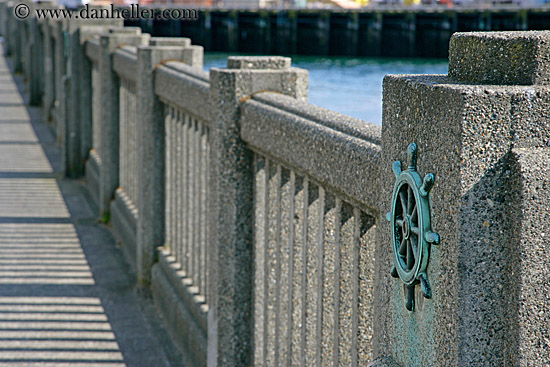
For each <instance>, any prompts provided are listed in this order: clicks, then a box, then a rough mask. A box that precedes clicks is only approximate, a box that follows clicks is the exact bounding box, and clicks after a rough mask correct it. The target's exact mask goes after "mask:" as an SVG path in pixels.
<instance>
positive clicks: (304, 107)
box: [241, 93, 381, 215]
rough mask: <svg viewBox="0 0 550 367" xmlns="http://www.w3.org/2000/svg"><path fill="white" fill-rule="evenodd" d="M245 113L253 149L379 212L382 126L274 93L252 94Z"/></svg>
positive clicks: (246, 138)
mask: <svg viewBox="0 0 550 367" xmlns="http://www.w3.org/2000/svg"><path fill="white" fill-rule="evenodd" d="M241 112H242V118H241V135H242V138H243V139H244V141H245V142H246V143H248V144H249V145H250V146H251V147H253V149H254V150H257V151H259V152H261V153H263V154H266V155H267V156H269V157H273V158H275V159H276V160H281V161H283V162H285V163H286V164H288V165H289V166H290V167H292V168H296V169H297V170H298V171H299V172H301V173H305V174H307V175H309V176H311V177H312V178H313V179H315V180H317V181H319V183H321V184H323V185H327V186H328V187H330V188H332V189H334V190H335V191H337V192H340V193H342V194H343V195H344V196H345V197H346V198H347V199H349V200H350V202H353V203H358V204H360V205H361V207H363V208H364V209H365V210H367V211H368V212H369V213H370V214H373V215H374V214H375V213H376V212H377V205H378V195H379V187H378V176H379V175H378V172H379V169H380V167H379V165H380V163H379V160H380V150H381V148H380V128H379V127H378V126H375V125H372V124H368V123H366V122H363V121H360V120H356V119H353V118H350V117H347V116H345V115H341V114H338V113H336V112H332V111H329V110H326V109H324V108H321V107H316V106H313V105H311V104H307V103H303V102H299V101H297V100H295V99H293V98H290V97H287V96H284V95H281V94H275V93H260V94H256V95H254V96H253V97H252V99H250V100H248V101H246V102H244V103H243V104H242V109H241Z"/></svg>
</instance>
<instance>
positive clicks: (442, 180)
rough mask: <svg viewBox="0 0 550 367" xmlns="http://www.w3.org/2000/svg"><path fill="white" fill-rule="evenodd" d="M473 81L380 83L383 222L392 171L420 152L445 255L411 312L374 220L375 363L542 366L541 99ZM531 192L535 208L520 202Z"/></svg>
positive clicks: (546, 134) (523, 89) (544, 125)
mask: <svg viewBox="0 0 550 367" xmlns="http://www.w3.org/2000/svg"><path fill="white" fill-rule="evenodd" d="M522 35H523V34H522ZM504 36H505V37H504V38H505V39H507V38H506V37H508V36H507V35H504ZM483 37H485V38H484V41H483V42H487V44H484V47H485V46H486V47H492V46H491V45H490V39H489V38H488V37H487V35H485V36H483ZM501 41H502V36H500V35H496V36H495V44H497V45H500V42H501ZM533 42H535V41H533ZM459 45H460V47H467V46H468V44H467V43H465V44H459V43H457V44H456V45H455V48H454V49H452V52H456V53H458V55H465V57H470V56H471V57H474V56H473V55H470V54H469V52H470V51H471V50H470V51H468V49H463V50H457V49H456V47H459ZM504 46H505V45H503V46H502V47H504ZM506 52H507V51H506ZM456 56H457V55H456V54H455V55H451V60H453V57H456ZM518 57H519V56H518ZM486 61H487V62H493V61H494V62H500V61H501V59H498V58H497V59H491V60H486ZM491 65H492V64H491ZM471 66H472V65H471ZM482 67H483V65H480V68H482ZM495 67H497V65H495ZM461 72H463V73H467V72H468V71H467V70H462V71H461ZM533 72H534V71H533ZM472 73H473V74H472V80H475V81H476V82H477V83H475V84H476V85H473V84H474V83H473V84H472V85H466V84H463V83H464V79H461V80H460V81H457V80H455V79H452V78H449V77H447V76H437V75H431V76H425V75H424V76H412V75H402V76H387V77H386V78H385V80H384V108H383V116H384V117H383V126H382V160H381V175H382V177H381V182H382V188H381V189H382V198H383V200H382V205H381V209H380V211H381V213H382V214H385V213H386V212H388V211H389V209H390V199H391V192H392V189H393V182H394V177H395V176H394V175H393V172H392V170H391V164H392V162H393V161H395V160H401V161H402V162H403V161H406V153H405V152H406V148H407V145H408V144H409V143H411V142H416V144H417V145H418V147H419V158H418V171H419V172H420V173H421V174H422V175H423V174H426V173H428V172H433V173H434V174H435V177H436V180H435V185H434V187H433V189H432V191H431V193H430V199H431V215H432V228H433V229H434V231H437V232H439V233H440V235H441V244H440V245H439V246H437V247H436V246H432V249H431V255H430V263H429V266H428V278H429V280H430V282H431V285H432V293H433V297H432V299H431V300H422V298H421V297H420V295H419V294H418V292H417V295H416V299H417V302H418V304H417V306H418V307H417V309H416V310H415V311H414V312H409V311H407V310H406V309H405V307H404V305H403V289H402V284H401V283H400V281H399V280H396V279H393V278H391V277H390V275H389V270H390V267H391V263H392V262H391V247H390V245H389V241H390V233H389V225H388V224H387V222H386V221H385V219H382V218H381V221H382V223H383V225H382V226H381V231H380V236H381V237H380V238H381V240H380V241H379V245H378V248H377V254H376V258H377V261H379V262H378V264H379V265H378V268H377V269H376V271H377V275H378V276H379V278H378V280H377V287H376V289H375V294H376V302H377V304H376V305H375V310H376V312H377V315H378V317H377V318H376V319H375V322H376V324H375V330H376V335H375V340H376V341H375V355H376V356H392V357H393V358H394V359H395V361H396V362H398V363H399V364H400V365H402V366H422V365H424V366H427V365H429V366H482V365H483V366H504V365H521V366H528V365H529V366H547V365H548V364H550V353H548V348H549V344H548V334H547V327H544V326H543V325H548V320H547V318H545V316H544V313H543V312H544V310H547V309H548V307H549V301H548V299H547V298H545V297H546V296H542V294H543V293H546V292H545V291H544V290H543V288H542V287H544V286H543V284H544V282H542V281H541V279H543V278H546V279H548V274H546V270H544V269H546V268H548V266H549V264H550V257H549V256H548V251H547V249H546V247H548V240H546V239H545V237H544V236H542V233H543V232H545V229H544V228H545V223H547V221H548V217H547V216H546V215H545V214H544V210H545V209H543V208H542V207H541V206H540V204H538V205H537V204H536V203H539V202H540V201H539V200H541V197H545V196H544V195H547V194H548V188H547V182H548V175H547V173H544V172H547V171H546V168H544V169H543V167H542V166H544V167H546V166H547V165H548V159H549V157H550V156H549V155H548V149H547V148H544V147H547V146H548V142H549V139H550V126H549V122H548V119H547V116H548V112H547V111H548V104H547V103H546V101H548V97H547V96H548V88H547V87H546V86H544V85H535V86H499V85H481V83H483V82H486V79H483V78H484V77H483V76H479V75H478V74H476V73H475V72H472ZM476 78H481V79H476ZM512 81H513V82H517V83H519V82H520V81H521V80H519V79H517V80H512ZM520 148H521V149H525V150H527V152H526V153H525V154H524V153H521V152H522V151H521V150H517V149H520ZM535 148H536V149H535ZM533 149H535V150H534V151H533ZM520 153H521V154H520ZM534 157H537V158H538V159H539V160H538V163H537V164H536V165H535V164H533V163H534V162H537V161H536V159H535V158H534ZM542 162H544V163H542ZM514 177H516V178H515V179H514ZM545 180H546V181H545ZM535 189H536V190H537V191H538V192H539V193H540V195H535V196H536V197H537V199H536V200H535V199H532V198H530V197H529V196H528V195H525V193H526V192H529V190H535ZM518 192H519V193H521V194H518ZM518 195H519V196H518ZM537 208H538V211H537ZM532 223H539V226H537V227H533V225H532ZM522 236H525V237H522ZM528 236H529V238H532V241H531V242H530V241H529V240H527V237H528ZM520 238H524V239H523V241H524V242H522V240H521V239H520ZM544 241H546V242H544ZM543 243H544V245H543ZM534 264H538V265H536V266H535V265H534ZM535 268H538V269H539V270H536V269H535ZM528 269H530V270H528ZM535 284H536V285H535ZM536 288H538V289H539V290H540V291H541V292H542V293H541V294H537V295H535V294H534V293H537V291H535V289H536ZM533 292H534V293H533ZM419 301H422V302H419ZM518 301H519V304H518ZM531 302H534V304H532V303H531ZM541 311H542V313H540V312H541ZM533 312H535V313H533ZM537 312H539V314H538V315H539V317H538V318H536V317H535V316H534V315H535V314H536V313H537ZM526 330H529V332H526ZM528 335H529V336H528Z"/></svg>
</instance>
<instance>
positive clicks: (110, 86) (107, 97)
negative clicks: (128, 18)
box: [98, 27, 150, 219]
mask: <svg viewBox="0 0 550 367" xmlns="http://www.w3.org/2000/svg"><path fill="white" fill-rule="evenodd" d="M149 37H150V36H149V35H148V34H141V30H140V29H139V28H135V27H125V28H118V29H116V28H115V29H110V30H109V33H107V34H103V35H101V37H100V56H99V74H100V80H101V82H100V84H101V91H102V93H101V106H102V108H101V115H100V121H101V149H100V152H101V157H100V158H101V167H100V183H99V203H98V206H99V214H100V217H101V218H104V219H105V218H107V217H108V213H109V201H110V200H111V198H112V196H113V194H114V192H115V190H116V188H117V186H118V167H119V157H118V148H119V121H118V116H119V87H120V81H119V79H118V76H117V75H116V73H115V72H114V70H113V67H112V53H113V52H115V50H116V49H117V47H118V46H119V45H122V44H124V45H133V46H141V45H147V44H148V43H149Z"/></svg>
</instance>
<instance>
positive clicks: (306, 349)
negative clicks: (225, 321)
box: [254, 154, 375, 366]
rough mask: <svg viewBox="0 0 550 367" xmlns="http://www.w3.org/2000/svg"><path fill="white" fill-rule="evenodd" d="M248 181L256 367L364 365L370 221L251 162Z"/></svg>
mask: <svg viewBox="0 0 550 367" xmlns="http://www.w3.org/2000/svg"><path fill="white" fill-rule="evenodd" d="M255 175H256V177H255V194H254V196H255V240H254V269H255V274H254V282H255V285H254V334H255V335H254V343H255V345H254V349H255V351H254V363H255V365H258V366H260V365H261V366H320V365H322V366H358V365H366V363H367V362H368V361H369V358H370V357H372V356H371V355H370V354H369V353H370V350H371V349H370V343H371V340H370V336H371V335H372V315H370V314H369V310H371V307H370V304H371V302H372V288H373V287H372V284H371V283H372V278H373V277H372V271H373V262H374V241H375V239H374V232H375V231H374V219H373V218H372V217H370V216H368V215H366V214H365V213H364V212H363V211H362V210H361V209H359V208H358V207H356V206H353V205H351V204H350V203H348V202H346V201H345V200H343V199H342V198H341V197H340V196H338V195H336V194H335V193H333V192H331V191H329V190H326V189H325V188H324V187H323V186H320V185H318V184H316V183H315V182H313V181H312V180H310V179H309V178H308V177H307V176H301V175H299V174H297V173H296V172H295V171H293V170H291V169H288V168H286V167H284V166H282V165H281V164H279V163H277V162H274V161H272V160H270V159H268V158H265V157H263V156H262V155H258V154H256V156H255ZM362 305H369V307H364V306H362Z"/></svg>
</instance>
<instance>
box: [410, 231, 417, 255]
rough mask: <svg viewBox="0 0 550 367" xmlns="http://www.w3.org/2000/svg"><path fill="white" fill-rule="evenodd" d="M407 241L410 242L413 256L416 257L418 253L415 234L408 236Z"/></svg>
mask: <svg viewBox="0 0 550 367" xmlns="http://www.w3.org/2000/svg"><path fill="white" fill-rule="evenodd" d="M409 241H410V242H411V245H412V250H413V254H414V257H415V258H416V257H417V253H418V238H417V237H416V236H411V237H410V238H409Z"/></svg>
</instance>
